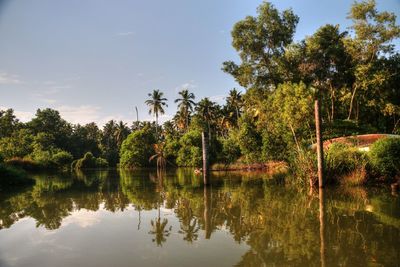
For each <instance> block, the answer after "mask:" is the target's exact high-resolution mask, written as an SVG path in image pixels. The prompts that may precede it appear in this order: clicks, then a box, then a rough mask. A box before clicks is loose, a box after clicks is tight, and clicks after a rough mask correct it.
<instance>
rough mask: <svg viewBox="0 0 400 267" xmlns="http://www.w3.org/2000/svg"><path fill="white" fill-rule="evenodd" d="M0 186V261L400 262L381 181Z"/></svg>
mask: <svg viewBox="0 0 400 267" xmlns="http://www.w3.org/2000/svg"><path fill="white" fill-rule="evenodd" d="M35 179H36V185H35V186H34V187H32V188H27V189H25V190H22V191H20V192H14V193H13V192H7V193H5V192H1V193H0V266H29V267H35V266H38V267H46V266H96V267H101V266H191V267H195V266H400V200H399V197H397V196H393V195H391V194H390V192H389V190H388V189H384V188H383V189H369V190H367V189H364V188H350V189H341V190H326V191H325V192H324V193H323V195H322V196H321V197H320V196H319V195H318V194H309V193H308V192H307V190H304V192H300V191H299V190H295V189H293V188H290V187H285V186H283V185H279V184H277V182H276V181H275V180H273V179H271V178H269V177H267V176H263V175H256V174H242V175H239V174H236V175H234V174H223V173H219V174H218V176H214V177H213V186H212V187H211V188H207V189H203V187H202V186H201V180H200V177H196V176H194V175H193V174H192V172H191V171H185V170H178V171H174V172H172V173H167V174H165V175H162V176H161V175H157V174H156V173H149V172H117V171H102V172H89V173H77V174H73V175H71V174H47V175H36V176H35Z"/></svg>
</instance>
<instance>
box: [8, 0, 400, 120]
mask: <svg viewBox="0 0 400 267" xmlns="http://www.w3.org/2000/svg"><path fill="white" fill-rule="evenodd" d="M261 2H262V1H260V0H258V1H255V0H201V1H200V0H197V1H194V0H190V1H189V0H169V1H165V0H146V1H139V0H130V1H128V0H115V1H111V0H68V1H65V0H38V1H26V0H9V1H7V0H0V40H1V41H0V108H8V107H12V108H14V110H15V111H16V114H17V115H18V117H19V118H20V119H21V120H23V121H26V120H28V119H30V118H31V117H32V116H33V114H34V113H35V111H36V109H37V108H45V107H51V108H55V109H58V110H59V111H60V112H61V114H62V115H63V116H64V117H65V118H66V119H67V120H69V121H71V122H73V123H88V122H90V121H95V122H97V123H99V124H101V125H102V124H104V122H106V121H107V120H109V119H117V120H120V119H122V120H124V121H126V122H131V121H132V120H135V118H136V115H135V112H134V107H135V106H137V107H138V109H139V118H140V119H142V120H143V119H146V120H150V119H152V118H151V116H150V115H148V112H147V110H148V109H147V107H146V105H145V104H144V101H145V99H146V98H147V94H148V93H149V92H151V91H152V90H153V89H160V90H162V91H163V92H165V95H166V97H167V98H168V99H169V108H168V109H167V114H166V115H165V116H163V118H162V119H163V120H166V119H168V118H170V116H171V115H172V114H174V113H175V110H176V107H175V104H174V103H173V99H175V98H176V97H177V92H178V91H179V90H181V89H182V88H184V87H187V88H189V89H190V90H191V91H193V92H194V93H195V95H196V98H197V100H199V99H200V98H202V97H206V96H207V97H211V99H213V100H214V101H218V102H220V103H222V102H223V101H224V99H223V98H224V96H225V95H226V94H227V92H228V91H229V90H230V89H232V88H233V87H238V85H237V84H236V83H235V81H234V80H233V79H232V78H231V77H230V76H229V75H227V74H225V73H223V72H222V71H221V65H222V62H223V61H226V60H237V54H236V52H235V51H234V49H233V48H232V47H231V36H230V31H231V29H232V26H233V25H234V23H235V22H237V21H238V20H240V19H243V18H244V17H245V16H247V15H255V12H256V8H257V6H258V5H259V4H260V3H261ZM271 2H272V3H273V4H274V5H275V6H276V7H277V8H279V9H280V10H282V9H285V8H289V7H291V8H293V10H294V12H295V13H296V14H297V15H298V16H299V17H300V22H299V24H298V27H297V33H296V36H295V39H296V40H301V39H303V38H304V37H305V36H306V35H311V34H313V33H314V32H315V30H316V29H317V28H319V27H320V26H322V25H324V24H326V23H331V24H340V25H341V27H342V29H343V30H344V29H346V27H347V26H349V23H350V21H348V20H347V19H346V16H347V13H348V11H349V9H350V6H351V4H352V2H353V1H350V0H335V1H331V0H303V1H298V0H280V1H277V0H276V1H271ZM377 5H378V9H379V10H388V11H391V12H395V13H396V14H397V16H398V17H400V0H380V1H377ZM397 21H398V23H399V18H398V20H397ZM397 44H398V42H397ZM397 47H399V46H397Z"/></svg>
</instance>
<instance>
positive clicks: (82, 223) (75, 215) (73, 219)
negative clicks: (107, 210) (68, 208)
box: [62, 210, 101, 228]
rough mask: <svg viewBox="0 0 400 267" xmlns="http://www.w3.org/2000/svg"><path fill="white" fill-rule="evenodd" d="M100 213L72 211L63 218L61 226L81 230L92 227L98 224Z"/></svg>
mask: <svg viewBox="0 0 400 267" xmlns="http://www.w3.org/2000/svg"><path fill="white" fill-rule="evenodd" d="M100 217H101V213H100V212H96V211H89V210H79V211H74V212H72V213H71V214H70V216H68V217H67V218H65V219H64V220H63V222H62V226H67V225H71V224H72V225H74V224H75V225H78V226H79V227H81V228H86V227H90V226H93V225H95V224H97V223H99V222H100Z"/></svg>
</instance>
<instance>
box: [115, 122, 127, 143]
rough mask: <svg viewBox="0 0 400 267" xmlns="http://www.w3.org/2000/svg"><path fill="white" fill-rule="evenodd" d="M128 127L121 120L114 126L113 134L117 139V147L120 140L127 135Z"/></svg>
mask: <svg viewBox="0 0 400 267" xmlns="http://www.w3.org/2000/svg"><path fill="white" fill-rule="evenodd" d="M128 135H129V128H128V126H126V124H125V123H124V122H123V121H120V122H119V123H118V124H117V125H116V128H115V132H114V136H115V139H116V141H117V144H118V147H121V144H122V142H123V141H124V140H125V139H126V137H128Z"/></svg>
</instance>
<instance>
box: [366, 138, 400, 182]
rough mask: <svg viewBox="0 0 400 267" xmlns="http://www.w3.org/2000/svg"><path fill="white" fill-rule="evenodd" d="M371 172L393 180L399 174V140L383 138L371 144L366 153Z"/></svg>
mask: <svg viewBox="0 0 400 267" xmlns="http://www.w3.org/2000/svg"><path fill="white" fill-rule="evenodd" d="M368 158H369V162H370V164H371V167H372V169H373V171H374V172H375V173H376V174H377V175H380V176H383V177H386V178H393V177H394V176H395V175H399V174H400V138H383V139H380V140H378V141H376V142H375V143H374V144H372V146H371V148H370V151H369V153H368Z"/></svg>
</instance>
